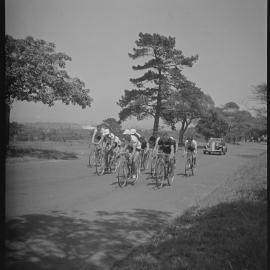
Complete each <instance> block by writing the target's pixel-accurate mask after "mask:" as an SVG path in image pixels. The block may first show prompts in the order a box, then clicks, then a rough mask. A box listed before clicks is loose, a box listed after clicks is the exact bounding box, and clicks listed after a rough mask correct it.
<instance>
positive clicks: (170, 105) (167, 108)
mask: <svg viewBox="0 0 270 270" xmlns="http://www.w3.org/2000/svg"><path fill="white" fill-rule="evenodd" d="M163 107H164V109H163V110H162V118H163V119H164V120H165V123H167V124H168V125H169V126H171V128H172V129H173V130H175V128H176V127H175V126H176V124H177V123H179V122H180V123H181V127H180V130H179V141H178V143H179V144H180V145H183V138H184V134H185V132H186V130H187V129H188V127H189V126H190V124H192V123H194V122H195V121H196V120H199V119H200V118H201V117H202V116H204V115H205V114H206V113H207V111H208V110H209V109H210V108H212V107H214V101H213V100H212V98H211V97H210V96H209V95H206V94H204V92H203V91H201V89H199V88H198V87H197V86H196V85H195V84H194V83H192V82H189V81H185V83H181V84H180V85H177V86H176V90H175V91H173V92H172V94H171V96H170V98H169V99H168V101H167V102H166V103H165V104H164V105H163Z"/></svg>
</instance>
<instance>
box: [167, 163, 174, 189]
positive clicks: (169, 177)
mask: <svg viewBox="0 0 270 270" xmlns="http://www.w3.org/2000/svg"><path fill="white" fill-rule="evenodd" d="M173 166H174V164H173V163H171V164H169V165H168V172H167V181H168V185H169V186H171V185H172V183H173V180H174V169H173Z"/></svg>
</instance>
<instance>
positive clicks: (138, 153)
mask: <svg viewBox="0 0 270 270" xmlns="http://www.w3.org/2000/svg"><path fill="white" fill-rule="evenodd" d="M139 158H140V152H139V151H135V153H134V156H133V160H132V161H133V162H132V171H133V175H136V172H137V164H138V159H139Z"/></svg>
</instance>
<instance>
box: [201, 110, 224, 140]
mask: <svg viewBox="0 0 270 270" xmlns="http://www.w3.org/2000/svg"><path fill="white" fill-rule="evenodd" d="M228 130H229V124H228V123H227V121H226V119H225V118H224V117H223V115H222V114H221V113H220V112H219V110H218V109H216V108H213V109H210V110H209V111H208V113H207V114H206V115H204V116H203V117H202V118H201V119H200V120H199V121H198V124H197V125H196V131H197V132H198V133H200V134H202V135H203V136H204V138H205V140H208V139H209V138H210V137H224V136H226V134H227V132H228Z"/></svg>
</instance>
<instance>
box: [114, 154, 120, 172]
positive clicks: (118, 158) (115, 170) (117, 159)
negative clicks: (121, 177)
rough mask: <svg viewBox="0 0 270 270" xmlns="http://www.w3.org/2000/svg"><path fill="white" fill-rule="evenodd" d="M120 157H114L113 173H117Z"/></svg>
mask: <svg viewBox="0 0 270 270" xmlns="http://www.w3.org/2000/svg"><path fill="white" fill-rule="evenodd" d="M120 163H121V162H120V157H115V165H114V170H113V173H117V172H118V170H119V167H120Z"/></svg>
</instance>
